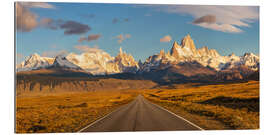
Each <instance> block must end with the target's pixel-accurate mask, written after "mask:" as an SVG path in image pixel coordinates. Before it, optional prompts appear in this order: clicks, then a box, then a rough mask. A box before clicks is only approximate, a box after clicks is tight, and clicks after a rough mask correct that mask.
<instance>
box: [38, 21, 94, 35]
mask: <svg viewBox="0 0 270 135" xmlns="http://www.w3.org/2000/svg"><path fill="white" fill-rule="evenodd" d="M39 26H41V27H44V28H49V29H51V30H58V29H63V30H64V34H65V35H72V34H83V33H86V32H88V31H90V30H91V28H90V27H89V26H88V25H87V24H81V23H79V22H76V21H63V20H61V19H58V20H54V19H51V18H42V19H41V21H40V23H39Z"/></svg>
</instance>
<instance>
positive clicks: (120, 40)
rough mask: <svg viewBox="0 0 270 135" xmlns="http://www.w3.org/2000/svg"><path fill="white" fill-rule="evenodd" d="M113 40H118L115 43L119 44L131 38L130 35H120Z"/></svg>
mask: <svg viewBox="0 0 270 135" xmlns="http://www.w3.org/2000/svg"><path fill="white" fill-rule="evenodd" d="M115 38H116V39H118V40H117V42H118V43H119V44H121V43H122V42H123V41H124V40H126V39H128V38H131V35H130V34H120V35H117V36H116V37H115Z"/></svg>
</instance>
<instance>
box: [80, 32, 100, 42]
mask: <svg viewBox="0 0 270 135" xmlns="http://www.w3.org/2000/svg"><path fill="white" fill-rule="evenodd" d="M100 37H101V35H100V34H93V35H88V37H81V38H80V39H79V40H78V42H83V41H88V42H90V41H93V40H98V39H99V38H100Z"/></svg>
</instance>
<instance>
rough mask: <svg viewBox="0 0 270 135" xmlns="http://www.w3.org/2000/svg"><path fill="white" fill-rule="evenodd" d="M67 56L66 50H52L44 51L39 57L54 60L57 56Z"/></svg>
mask: <svg viewBox="0 0 270 135" xmlns="http://www.w3.org/2000/svg"><path fill="white" fill-rule="evenodd" d="M67 54H68V51H66V50H59V51H55V50H52V51H44V52H43V53H42V54H41V56H42V57H51V58H54V57H56V56H58V55H64V56H65V55H67Z"/></svg>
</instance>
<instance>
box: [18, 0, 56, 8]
mask: <svg viewBox="0 0 270 135" xmlns="http://www.w3.org/2000/svg"><path fill="white" fill-rule="evenodd" d="M18 3H20V4H21V5H22V6H24V7H27V8H51V9H52V8H55V7H54V6H53V5H51V4H49V3H45V2H18Z"/></svg>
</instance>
